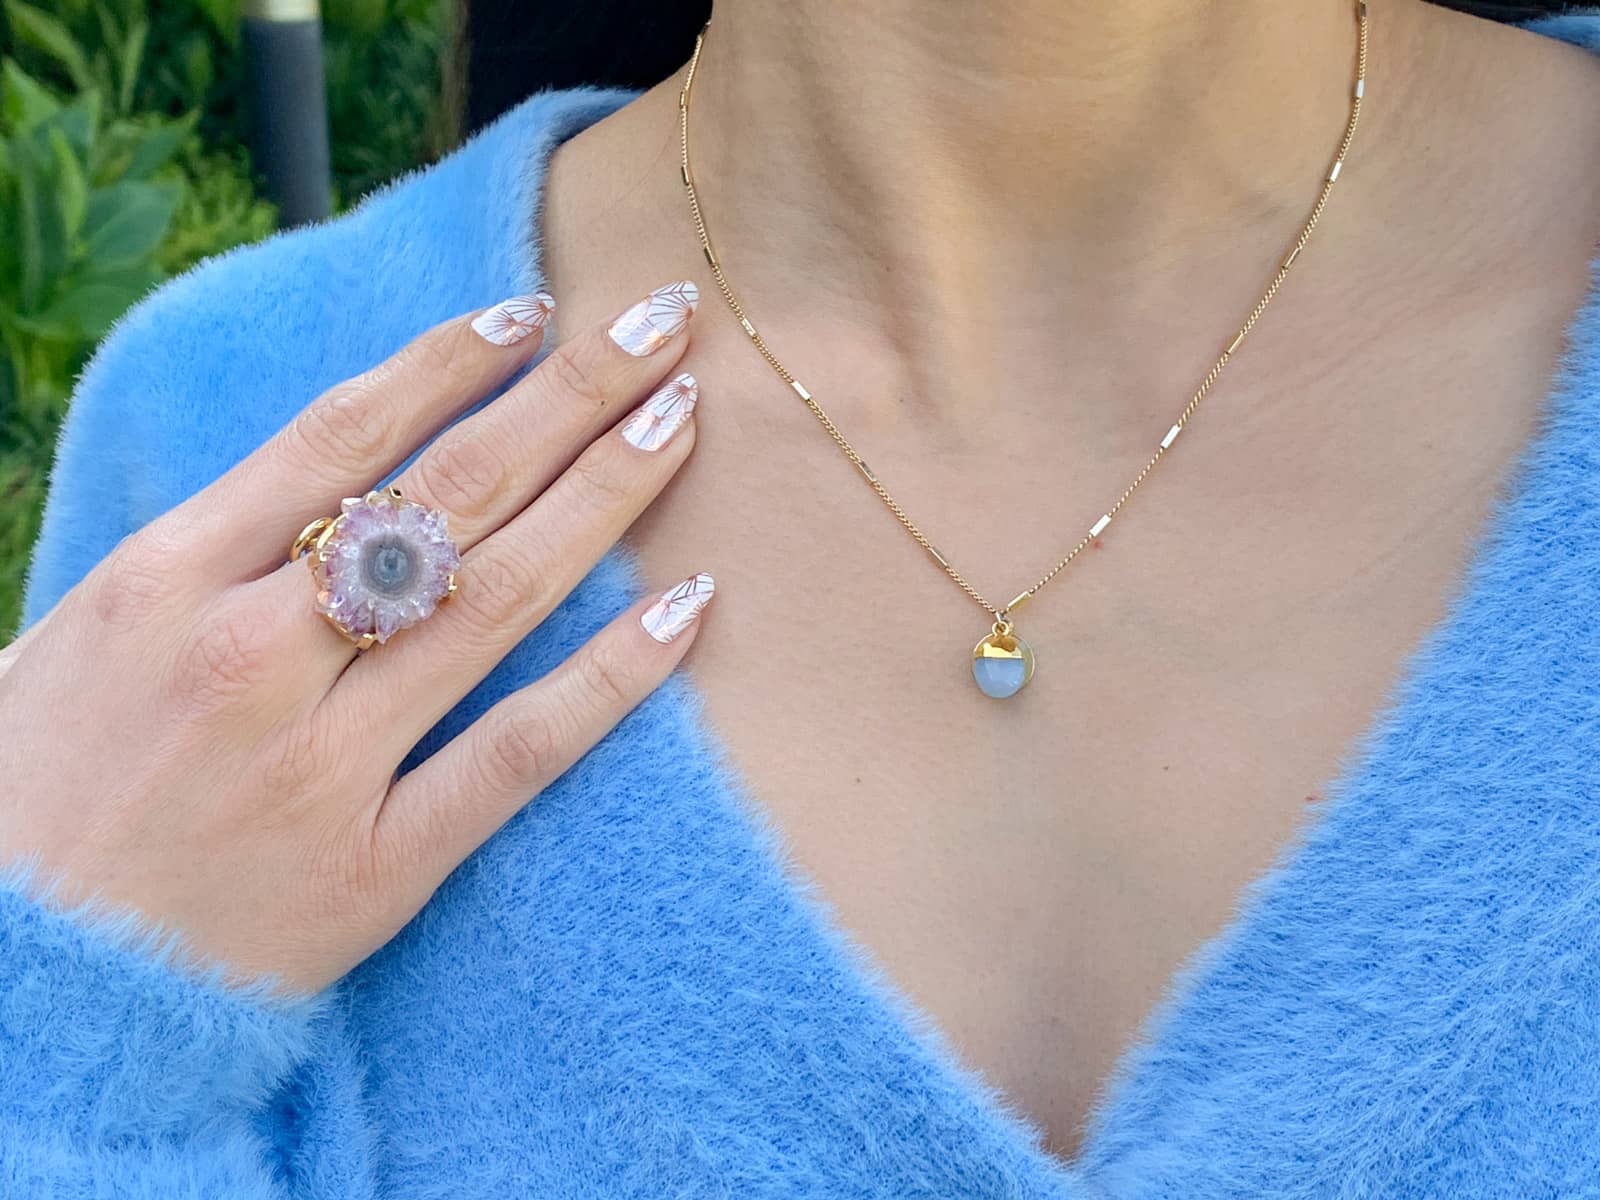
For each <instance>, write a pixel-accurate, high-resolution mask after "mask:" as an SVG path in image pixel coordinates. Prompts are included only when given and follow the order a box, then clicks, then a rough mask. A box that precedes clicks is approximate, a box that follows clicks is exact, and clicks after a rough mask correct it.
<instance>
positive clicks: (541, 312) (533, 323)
mask: <svg viewBox="0 0 1600 1200" xmlns="http://www.w3.org/2000/svg"><path fill="white" fill-rule="evenodd" d="M555 311H556V298H555V297H554V296H552V295H551V294H550V293H549V292H535V293H534V294H533V295H531V296H513V297H512V298H511V299H509V300H502V301H500V303H499V304H496V305H495V306H494V307H493V308H489V309H485V310H484V311H483V312H481V313H479V314H478V315H477V316H476V317H474V318H473V319H472V328H473V330H474V331H475V332H476V333H477V334H478V335H479V336H480V337H482V338H483V340H484V341H486V342H493V343H494V344H495V345H496V346H515V345H516V344H517V343H518V342H520V341H522V340H523V339H524V338H526V337H527V336H528V335H529V334H531V333H532V332H533V331H534V330H536V329H543V328H544V327H545V326H546V325H548V324H549V323H550V314H551V313H553V312H555Z"/></svg>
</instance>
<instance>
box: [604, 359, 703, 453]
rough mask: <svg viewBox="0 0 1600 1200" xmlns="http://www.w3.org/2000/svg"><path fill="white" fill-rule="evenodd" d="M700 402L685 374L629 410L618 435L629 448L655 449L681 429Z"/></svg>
mask: <svg viewBox="0 0 1600 1200" xmlns="http://www.w3.org/2000/svg"><path fill="white" fill-rule="evenodd" d="M699 399H700V385H699V384H698V383H697V382H695V377H694V376H693V375H691V374H689V372H687V371H685V372H684V373H683V374H682V375H675V376H673V377H672V378H671V379H669V380H667V382H666V383H664V384H662V385H661V386H660V387H659V388H657V389H656V392H655V395H653V396H651V397H650V399H648V400H646V401H645V402H644V403H643V404H641V405H640V406H639V407H638V408H636V409H634V410H633V415H632V416H630V417H629V418H628V419H627V420H626V421H624V422H623V423H622V436H623V437H624V438H625V439H626V440H627V442H628V444H629V445H630V446H637V447H638V448H639V449H641V450H659V449H661V447H663V446H665V445H666V444H667V442H669V441H670V440H671V439H672V435H673V434H675V433H677V432H678V430H680V429H682V428H683V426H684V424H685V423H686V422H687V421H688V420H689V414H690V413H692V412H693V411H694V406H695V402H696V401H698V400H699Z"/></svg>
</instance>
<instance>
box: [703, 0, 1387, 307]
mask: <svg viewBox="0 0 1600 1200" xmlns="http://www.w3.org/2000/svg"><path fill="white" fill-rule="evenodd" d="M1355 49H1356V20H1355V0H1300V2H1298V3H1295V4H1284V3H1282V0H1137V2H1132V0H1130V2H1126V3H1115V4H1106V3H1103V2H1101V0H1007V2H1004V3H997V4H990V5H985V6H981V8H977V9H975V8H973V7H971V6H962V5H930V4H927V3H925V2H924V0H881V2H879V3H873V4H858V3H854V2H851V0H788V2H786V3H783V4H755V3H737V2H736V3H728V4H726V5H725V11H724V9H723V8H719V10H718V12H717V14H716V17H715V19H714V21H713V23H712V26H711V29H710V31H709V33H708V35H707V39H706V45H705V50H704V53H703V56H702V60H701V69H700V72H699V75H698V77H697V81H696V85H695V94H694V109H693V135H694V149H695V156H696V161H697V163H698V164H699V166H700V169H701V170H700V173H701V174H702V175H703V177H704V180H705V182H704V190H705V192H706V194H707V199H708V204H709V205H710V206H711V207H712V208H713V209H714V210H715V211H716V212H717V213H719V214H721V220H720V221H719V225H720V226H721V228H720V229H719V233H720V234H721V236H722V239H723V240H724V241H730V240H731V242H732V243H733V244H743V245H746V246H748V247H749V248H750V250H751V251H752V252H753V253H760V252H768V251H771V250H772V249H773V248H774V247H775V245H777V244H779V243H781V244H782V245H783V246H784V247H785V256H786V257H791V258H795V259H797V260H798V261H808V262H826V263H829V264H830V270H829V271H828V272H826V273H827V274H830V275H833V276H835V277H836V280H837V282H838V283H839V284H841V285H843V284H845V283H846V282H847V280H846V279H844V278H840V277H842V276H847V275H849V274H855V275H858V276H863V277H865V276H877V277H880V278H881V277H882V276H883V275H884V274H885V272H887V273H888V274H889V275H890V276H892V277H894V278H896V279H901V278H912V279H916V278H926V277H927V276H928V275H929V273H930V272H931V273H932V274H933V275H934V276H935V277H938V276H943V275H945V274H946V273H949V272H955V273H957V274H960V275H974V274H975V275H977V276H979V277H982V276H985V275H988V274H989V273H990V271H989V268H986V267H985V266H984V264H985V263H986V262H987V263H991V264H993V269H994V270H995V272H996V273H997V274H999V275H1002V276H1004V277H1007V278H1010V279H1012V280H1016V278H1017V273H1018V272H1019V271H1020V272H1023V273H1024V274H1025V275H1033V274H1035V273H1043V274H1047V275H1048V274H1056V273H1060V272H1063V271H1068V270H1082V271H1087V272H1089V273H1091V274H1094V273H1098V268H1099V266H1100V265H1101V264H1104V265H1106V266H1112V265H1114V264H1121V265H1122V266H1123V267H1124V268H1125V267H1126V265H1127V264H1128V261H1129V259H1130V257H1131V258H1132V259H1134V260H1135V261H1137V260H1141V259H1147V258H1149V257H1150V256H1153V255H1159V254H1160V253H1161V248H1162V246H1163V245H1165V244H1173V243H1175V244H1178V245H1182V246H1185V247H1187V246H1188V245H1190V244H1191V243H1192V242H1193V241H1194V240H1195V239H1197V238H1200V239H1203V238H1206V237H1208V236H1211V235H1214V234H1215V232H1216V231H1217V230H1218V229H1219V228H1225V227H1227V226H1228V225H1230V224H1232V223H1235V222H1237V220H1238V219H1239V218H1240V217H1241V216H1248V217H1259V216H1265V215H1270V214H1273V213H1277V212H1279V211H1280V210H1281V211H1293V212H1296V213H1303V211H1304V209H1305V207H1306V205H1307V203H1308V201H1309V199H1310V198H1311V197H1312V196H1314V194H1315V189H1316V184H1317V181H1318V179H1319V175H1320V172H1322V171H1324V170H1325V169H1326V168H1327V165H1328V161H1329V158H1330V155H1331V152H1332V148H1333V146H1334V144H1335V142H1336V140H1337V138H1338V135H1339V132H1340V130H1341V128H1342V127H1343V124H1344V121H1345V118H1346V116H1347V114H1348V106H1349V91H1350V85H1351V80H1352V77H1353V69H1354V61H1355ZM735 217H736V220H735ZM1291 222H1292V218H1291ZM1284 227H1285V228H1288V225H1287V224H1286V225H1285V226H1284ZM730 248H731V247H730ZM852 263H853V264H854V267H853V269H852V267H851V266H850V265H849V264H852ZM902 268H903V270H902ZM848 282H853V283H856V284H859V283H861V282H862V280H861V279H856V280H853V281H848Z"/></svg>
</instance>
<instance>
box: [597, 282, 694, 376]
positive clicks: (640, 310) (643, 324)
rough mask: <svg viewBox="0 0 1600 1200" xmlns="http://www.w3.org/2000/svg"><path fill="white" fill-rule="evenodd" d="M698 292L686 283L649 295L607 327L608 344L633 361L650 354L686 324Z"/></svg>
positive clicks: (691, 284) (663, 288)
mask: <svg viewBox="0 0 1600 1200" xmlns="http://www.w3.org/2000/svg"><path fill="white" fill-rule="evenodd" d="M699 303H700V289H699V288H697V287H696V286H695V285H694V283H693V282H692V281H690V280H687V279H682V280H679V281H678V282H677V283H669V284H667V286H666V287H659V288H657V289H656V290H655V291H653V292H651V293H650V294H649V295H648V296H646V297H645V298H644V299H643V300H641V301H639V303H637V304H635V305H634V306H633V307H632V308H630V309H629V310H628V311H627V312H625V313H623V314H622V315H621V316H620V317H618V318H617V319H616V320H615V321H613V322H612V323H611V329H610V333H611V340H612V341H614V342H615V343H616V344H617V345H619V346H621V347H622V348H623V349H624V350H626V351H627V352H628V353H629V354H631V355H633V356H634V357H635V358H643V357H644V356H645V355H647V354H654V353H655V352H656V351H657V350H659V349H661V347H662V346H665V345H666V344H667V343H668V342H669V341H671V340H672V338H673V336H674V335H676V334H677V333H678V332H680V331H681V330H682V329H683V327H684V326H685V325H687V324H688V323H689V318H690V317H692V316H693V315H694V310H695V307H696V306H697V305H698V304H699Z"/></svg>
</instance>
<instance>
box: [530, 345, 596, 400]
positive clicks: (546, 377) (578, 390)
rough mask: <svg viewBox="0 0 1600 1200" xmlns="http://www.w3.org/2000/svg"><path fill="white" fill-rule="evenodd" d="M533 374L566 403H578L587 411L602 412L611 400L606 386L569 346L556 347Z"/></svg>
mask: <svg viewBox="0 0 1600 1200" xmlns="http://www.w3.org/2000/svg"><path fill="white" fill-rule="evenodd" d="M534 374H535V375H536V376H537V377H538V378H539V379H540V380H541V381H542V382H543V383H544V384H545V386H547V387H551V388H553V389H554V390H555V392H556V394H557V396H558V397H560V398H562V399H564V400H566V401H567V402H569V403H570V402H571V401H573V400H577V401H579V402H580V403H581V404H582V405H584V406H585V407H587V408H604V407H605V406H606V404H607V403H608V402H609V400H610V397H609V395H608V394H607V391H606V387H605V384H604V383H603V382H602V381H601V380H600V379H599V378H598V377H597V376H596V375H595V373H594V371H593V369H592V368H590V367H589V366H587V365H586V364H585V363H584V362H583V360H582V359H580V358H579V357H578V356H577V354H576V353H574V352H573V348H572V346H571V345H564V346H557V347H556V348H555V349H554V350H552V351H551V352H550V354H549V356H548V357H547V358H546V359H545V360H544V363H543V364H542V365H541V366H540V367H539V369H538V370H537V371H535V372H534Z"/></svg>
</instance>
